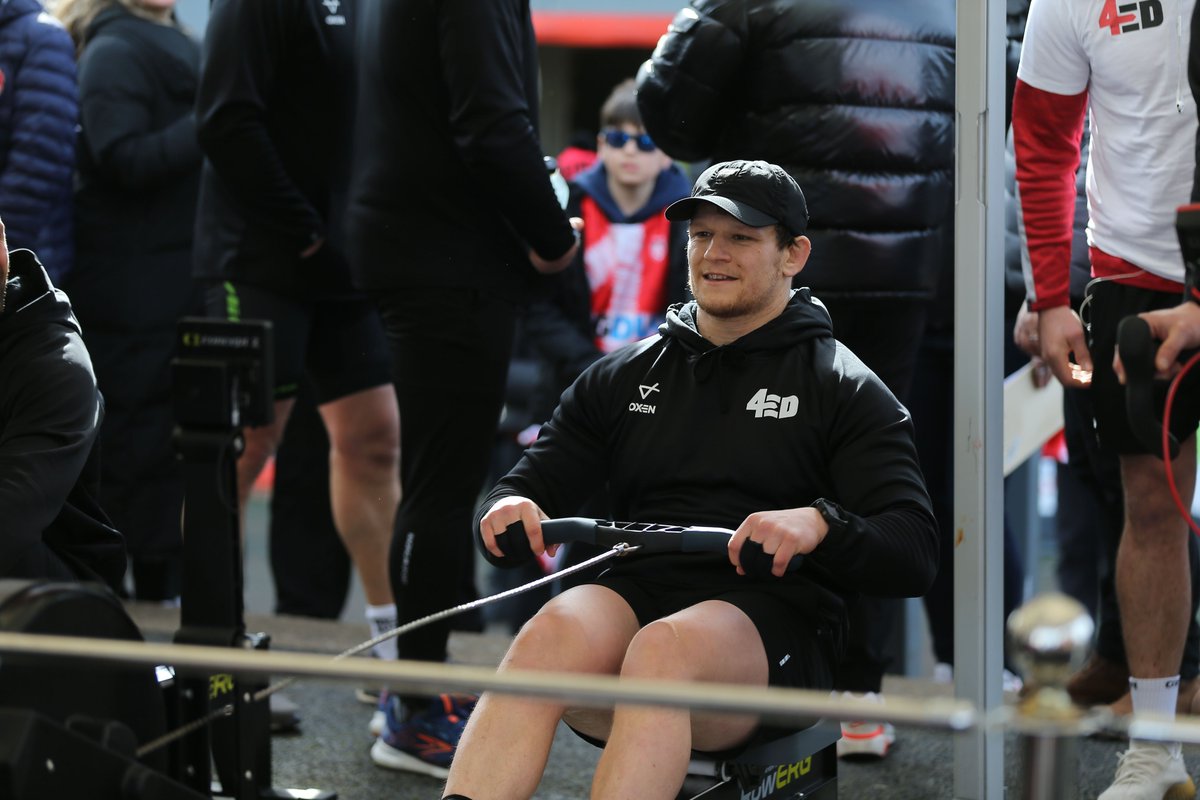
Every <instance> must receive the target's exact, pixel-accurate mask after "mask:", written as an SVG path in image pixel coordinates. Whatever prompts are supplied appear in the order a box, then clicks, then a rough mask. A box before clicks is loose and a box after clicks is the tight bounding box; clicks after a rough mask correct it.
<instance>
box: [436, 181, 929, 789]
mask: <svg viewBox="0 0 1200 800" xmlns="http://www.w3.org/2000/svg"><path fill="white" fill-rule="evenodd" d="M666 214H667V218H668V219H672V220H690V225H689V231H688V252H687V255H688V266H689V280H690V285H691V290H692V293H693V295H694V296H695V298H696V299H695V301H693V302H689V303H684V304H682V305H677V306H673V307H672V309H671V310H670V312H669V313H668V315H667V321H666V323H665V324H664V325H663V326H662V327H661V328H660V329H659V334H658V335H657V336H653V337H651V338H648V339H645V340H643V341H641V342H638V343H636V344H633V345H630V346H628V347H625V348H623V349H621V350H618V351H616V352H614V353H611V354H609V355H607V356H605V357H604V358H602V359H600V360H599V361H598V362H596V363H595V364H594V365H593V366H592V367H590V368H589V369H588V370H587V371H586V372H584V374H583V375H581V376H580V377H579V379H578V380H577V381H576V382H575V384H574V385H573V386H572V387H571V388H569V389H568V390H567V391H566V392H565V393H564V394H563V396H562V399H561V401H560V403H559V406H558V408H557V409H556V410H555V412H554V416H553V419H552V420H551V421H550V422H549V423H548V424H547V425H546V426H545V427H543V428H542V431H541V435H540V436H539V438H538V440H537V441H536V442H535V443H534V444H533V445H532V446H531V447H530V448H529V450H528V451H527V452H526V453H525V455H524V456H523V457H522V459H521V461H520V463H518V464H517V465H516V466H515V467H514V468H513V470H512V471H511V472H510V473H509V474H508V475H507V476H506V477H504V478H503V479H502V480H501V481H500V483H499V484H498V485H497V486H496V488H495V489H493V490H492V492H491V493H490V494H489V495H488V497H487V498H486V499H485V501H484V503H483V505H482V508H481V511H480V514H479V518H478V530H479V534H480V539H481V543H482V546H483V548H484V550H485V554H486V556H487V557H488V559H489V560H490V561H492V562H493V563H503V561H504V560H505V552H504V550H502V549H501V547H502V546H507V548H508V549H509V550H510V551H512V550H514V548H513V547H512V545H511V544H508V545H505V541H504V540H505V539H506V538H509V537H511V536H513V535H517V534H518V533H519V528H518V527H517V526H516V525H515V523H522V524H523V528H524V534H523V535H524V536H527V537H528V544H529V547H530V548H531V549H532V551H533V552H534V553H541V552H543V550H544V549H545V547H544V545H543V541H542V533H541V520H543V519H547V518H550V517H556V516H567V515H570V514H572V513H574V511H575V510H576V509H577V508H578V507H579V506H580V505H581V504H582V503H583V501H584V500H586V499H587V498H588V497H589V496H590V495H591V493H592V492H593V491H594V490H595V488H596V487H597V486H600V485H604V484H607V485H608V487H609V490H610V495H611V502H612V510H613V512H614V518H616V519H621V520H630V521H640V522H657V523H669V524H674V525H719V526H726V527H729V528H736V529H737V530H736V533H735V534H734V535H733V537H732V538H731V539H730V541H729V548H728V555H727V556H726V555H725V554H697V553H680V554H655V555H644V556H639V555H638V554H637V553H636V552H635V553H633V554H631V555H630V556H628V557H626V558H622V559H620V560H619V561H616V562H613V563H615V564H616V565H615V566H613V567H611V568H610V569H608V570H607V571H606V572H604V573H603V574H601V575H600V576H599V578H598V579H597V580H595V581H594V582H593V583H590V584H586V585H583V586H579V587H576V588H574V589H571V590H569V591H567V592H565V593H563V594H561V595H559V596H557V597H555V598H554V599H552V600H551V601H550V602H548V603H547V604H546V605H545V606H544V607H543V608H542V610H541V611H539V612H538V614H537V615H536V616H535V617H534V618H533V619H532V620H530V621H529V622H528V623H527V624H526V625H525V626H524V627H523V628H522V629H521V631H520V633H519V634H518V635H517V637H516V638H515V640H514V641H513V644H512V646H511V648H510V649H509V651H508V654H507V655H506V656H505V658H504V661H503V663H502V664H501V666H500V669H501V670H502V671H503V670H509V669H512V670H550V671H563V672H573V673H592V674H604V675H613V674H619V675H621V676H623V677H635V678H664V679H671V680H685V681H709V682H720V683H737V684H743V685H750V686H768V685H770V686H787V687H798V688H808V689H827V688H829V687H831V686H832V685H833V671H834V668H835V665H836V664H837V663H838V657H839V655H840V650H841V647H842V642H843V641H844V638H845V630H846V605H847V602H848V601H849V600H850V599H851V598H852V597H853V596H854V595H855V594H856V593H868V594H877V595H889V596H917V595H920V594H922V593H923V592H925V591H926V589H927V588H928V586H929V585H930V583H931V582H932V581H933V577H934V573H935V572H936V571H937V560H938V544H937V529H936V524H935V522H934V518H933V514H932V512H931V511H930V504H929V497H928V495H927V493H926V490H925V484H924V480H923V478H922V476H921V470H920V468H919V466H918V464H917V455H916V450H915V447H914V445H913V431H912V423H911V421H910V419H909V415H908V412H907V411H906V410H905V408H904V407H903V406H902V405H901V404H900V402H899V401H898V400H896V398H895V397H894V396H893V395H892V393H891V392H889V391H888V389H887V388H886V387H885V386H884V384H883V382H882V381H880V380H879V379H878V378H877V377H876V376H875V375H874V374H873V373H872V372H871V371H870V370H868V369H867V368H866V367H865V366H864V365H863V364H862V362H861V361H859V360H858V359H857V358H856V357H855V356H854V355H853V354H852V353H851V352H850V351H849V350H847V349H846V348H845V347H844V346H843V345H841V344H840V343H839V342H837V341H836V340H835V339H834V338H833V333H832V328H831V325H830V320H829V316H828V313H827V312H826V311H825V308H824V306H822V305H821V304H820V303H819V302H818V301H817V300H815V299H814V298H813V297H812V296H811V295H810V294H809V292H808V290H807V289H799V290H793V289H792V280H793V278H794V277H795V276H796V275H797V274H798V273H799V272H800V270H801V269H803V267H804V264H805V262H806V261H807V259H808V255H809V252H810V248H811V245H810V242H809V240H808V238H807V237H805V236H804V235H803V234H804V231H805V228H806V225H807V222H808V211H807V207H806V204H805V199H804V195H803V193H802V192H801V190H800V187H799V186H798V185H797V184H796V182H795V181H794V180H793V179H792V178H791V176H789V175H788V174H787V173H786V172H785V171H784V170H782V169H780V168H779V167H777V166H775V165H772V164H768V163H766V162H762V161H731V162H725V163H720V164H716V165H714V166H712V167H710V168H709V169H707V170H706V171H705V172H704V173H703V174H702V175H701V176H700V178H699V179H698V180H697V181H696V184H695V187H694V188H693V190H692V195H691V197H689V198H685V199H683V200H680V201H678V202H676V203H674V204H673V205H671V206H669V207H668V208H667V212H666ZM510 526H513V527H512V528H511V529H510ZM506 530H509V533H508V534H507V536H505V535H504V534H505V532H506ZM498 535H501V544H497V536H498ZM797 555H801V556H803V562H802V564H801V565H800V567H799V569H793V570H790V571H789V569H788V567H789V564H790V563H791V562H792V560H793V557H794V556H797ZM560 719H565V721H566V722H567V723H568V724H570V725H571V727H572V728H574V729H575V730H576V731H578V732H579V733H581V734H583V735H585V736H587V737H591V738H593V739H595V740H599V741H603V742H605V746H604V752H603V755H602V756H601V758H600V762H599V766H598V767H597V770H596V775H595V778H594V780H593V784H592V797H598V798H631V797H638V798H674V797H675V796H676V792H677V791H678V790H679V788H680V786H681V784H682V783H683V780H684V778H685V776H686V772H687V766H688V762H689V759H690V757H691V753H692V751H693V750H696V751H701V752H706V753H710V752H711V753H719V752H721V751H725V750H730V749H733V748H739V747H742V746H744V745H746V744H748V743H750V742H752V741H756V740H757V739H758V738H759V737H773V736H778V735H779V734H780V731H779V730H778V729H776V730H775V731H774V732H772V731H771V730H770V729H768V728H767V727H766V726H760V724H759V720H758V719H757V718H756V717H755V716H750V715H746V716H735V715H714V714H703V713H691V712H689V711H687V710H680V709H665V708H656V707H642V706H626V705H618V706H617V707H616V709H615V710H614V711H611V712H599V711H594V710H592V711H583V710H573V709H569V708H567V707H566V706H565V705H562V704H555V703H553V702H548V701H545V700H530V699H525V698H520V697H513V696H506V695H500V694H493V693H488V694H485V695H484V696H483V699H482V700H481V701H480V702H479V705H478V706H477V708H476V710H475V711H474V713H473V714H472V715H471V719H470V722H469V723H468V724H467V728H466V731H465V732H464V734H463V737H462V740H461V742H460V744H459V747H458V752H457V754H456V755H455V757H454V761H453V764H452V765H451V768H450V774H449V779H448V782H447V785H446V794H445V797H447V798H473V799H474V800H507V799H508V798H528V797H530V796H532V795H533V793H534V790H535V789H536V788H537V785H538V781H539V779H540V776H541V773H542V771H543V769H544V768H545V764H546V759H547V757H548V755H549V751H550V744H551V742H552V740H553V738H554V732H555V729H556V727H557V724H558V721H559V720H560Z"/></svg>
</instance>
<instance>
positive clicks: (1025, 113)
mask: <svg viewBox="0 0 1200 800" xmlns="http://www.w3.org/2000/svg"><path fill="white" fill-rule="evenodd" d="M1086 113H1087V92H1086V91H1084V92H1080V93H1079V94H1076V95H1069V96H1068V95H1061V94H1054V93H1053V92H1046V91H1042V90H1041V89H1036V88H1034V87H1032V86H1030V85H1029V84H1027V83H1025V82H1024V81H1022V80H1020V79H1018V80H1017V86H1016V91H1015V92H1014V93H1013V114H1012V120H1013V122H1012V124H1013V147H1014V150H1015V152H1016V157H1017V193H1018V197H1019V198H1020V203H1021V217H1022V222H1023V224H1024V228H1025V248H1026V251H1027V254H1028V256H1029V263H1030V266H1031V268H1032V270H1033V296H1032V297H1031V298H1030V308H1031V309H1033V310H1040V309H1043V308H1053V307H1055V306H1064V305H1067V304H1069V303H1070V273H1071V234H1072V230H1073V225H1074V219H1075V172H1076V170H1077V169H1079V139H1080V137H1081V136H1082V135H1083V122H1084V117H1085V115H1086Z"/></svg>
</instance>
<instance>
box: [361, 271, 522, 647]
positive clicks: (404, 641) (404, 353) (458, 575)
mask: <svg viewBox="0 0 1200 800" xmlns="http://www.w3.org/2000/svg"><path fill="white" fill-rule="evenodd" d="M377 299H378V302H379V308H380V310H381V311H382V313H383V319H384V324H385V326H386V328H387V336H388V342H389V344H390V345H391V354H392V379H393V381H394V383H395V386H396V396H397V398H398V399H399V403H400V484H401V489H402V492H403V498H402V500H401V502H400V509H399V511H398V513H397V514H396V525H395V529H394V532H393V536H392V546H391V551H390V554H389V558H388V572H389V576H390V578H391V583H392V592H393V593H394V594H395V597H396V610H397V613H398V617H399V621H400V623H401V624H403V623H405V622H410V621H412V620H415V619H419V618H421V617H424V616H427V615H429V614H432V613H434V612H437V611H441V610H443V609H446V608H449V607H451V606H454V605H456V604H458V603H461V602H463V601H464V600H468V599H472V598H471V597H464V596H463V595H464V593H471V592H473V584H472V588H471V589H469V590H465V591H464V589H463V585H464V579H463V576H464V575H470V574H471V573H472V569H473V567H472V565H473V564H474V546H473V542H472V531H471V524H472V519H473V517H474V513H475V506H476V503H477V502H478V500H479V494H480V490H481V489H482V488H483V481H484V478H485V476H486V475H487V470H488V462H489V456H490V454H491V450H492V446H493V443H494V441H495V434H496V425H497V422H498V421H499V419H500V411H501V408H502V406H503V403H504V385H505V380H506V378H507V374H508V362H509V358H510V356H511V353H512V341H513V327H514V321H515V316H516V312H515V309H514V307H513V305H512V304H511V303H510V302H508V301H506V300H503V299H499V298H496V297H494V296H488V295H486V294H484V293H481V292H477V291H474V290H470V289H452V288H415V289H413V288H410V289H404V290H402V291H397V292H391V293H387V294H384V295H381V296H380V297H378V298H377ZM449 635H450V623H449V622H438V623H435V624H433V625H429V626H426V627H424V628H420V629H418V630H416V631H413V632H412V633H410V634H406V635H404V636H401V637H400V638H399V639H397V645H398V648H399V653H400V658H407V659H417V660H421V661H445V660H446V641H447V639H448V638H449Z"/></svg>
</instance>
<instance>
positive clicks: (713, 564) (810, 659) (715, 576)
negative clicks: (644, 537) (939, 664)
mask: <svg viewBox="0 0 1200 800" xmlns="http://www.w3.org/2000/svg"><path fill="white" fill-rule="evenodd" d="M694 560H695V562H696V563H695V564H694V566H693V565H687V566H686V567H683V568H681V567H680V565H679V564H680V562H679V561H677V560H676V559H674V558H670V557H665V558H664V557H651V558H646V559H638V561H640V562H641V563H636V564H630V565H628V566H629V567H632V569H626V566H627V565H624V564H622V565H619V566H616V567H614V568H612V569H609V570H607V571H606V572H603V573H601V574H600V576H599V577H597V578H596V579H595V580H594V581H591V583H594V584H597V585H600V586H605V587H607V588H609V589H611V590H612V591H614V592H616V593H617V594H618V595H620V596H621V598H622V599H624V600H625V602H627V603H629V606H630V608H632V609H633V613H634V615H635V616H636V617H637V621H638V625H639V627H645V626H646V625H648V624H650V623H651V622H654V621H655V620H658V619H662V618H663V617H666V616H669V615H671V614H674V613H675V612H677V611H681V610H683V609H685V608H688V607H689V606H694V605H696V604H697V603H700V602H703V601H705V600H723V601H725V602H726V603H730V604H731V605H734V606H736V607H737V608H739V609H741V611H742V612H743V613H744V614H745V615H746V616H747V617H749V618H750V621H751V622H753V623H754V627H755V628H757V629H758V635H759V637H760V638H761V639H762V643H763V649H764V650H766V653H767V664H768V676H767V683H768V685H770V686H779V687H788V688H794V689H815V690H824V689H832V688H833V678H834V670H835V668H836V665H837V662H838V660H839V658H840V653H841V641H842V631H841V628H840V624H839V620H836V619H833V618H832V617H831V616H830V614H829V613H827V612H826V613H822V612H821V611H820V610H819V609H815V608H809V607H806V605H807V604H804V603H801V604H797V603H796V602H793V601H792V600H790V599H789V598H788V596H787V594H788V593H787V591H786V590H784V591H782V592H774V591H772V589H774V588H781V589H782V587H772V586H770V584H767V583H766V582H759V581H752V580H751V579H749V578H746V577H744V576H739V575H738V574H737V573H736V572H735V571H734V569H733V567H732V566H730V564H729V562H728V561H725V560H724V559H715V560H710V559H707V558H705V557H703V556H700V557H695V558H694ZM656 563H657V564H662V565H664V566H656ZM631 573H635V574H631ZM802 727H805V726H804V724H803V723H795V724H784V725H776V724H764V725H761V726H759V728H758V729H757V730H756V731H755V732H754V733H753V734H751V737H750V739H749V740H747V741H746V742H745V743H743V744H742V745H740V746H739V747H736V748H733V749H732V750H730V751H727V753H726V754H728V753H734V752H739V751H741V750H744V749H745V748H746V747H750V746H752V745H756V744H760V743H763V742H768V741H771V740H773V739H776V738H779V737H780V736H785V735H787V734H790V733H793V732H794V731H796V730H798V729H799V728H802ZM583 738H585V739H588V741H593V742H594V740H592V739H591V738H590V737H586V736H585V737H583Z"/></svg>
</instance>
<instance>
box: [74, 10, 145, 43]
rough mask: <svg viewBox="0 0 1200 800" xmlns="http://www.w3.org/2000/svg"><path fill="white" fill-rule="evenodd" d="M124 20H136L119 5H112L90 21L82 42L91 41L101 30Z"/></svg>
mask: <svg viewBox="0 0 1200 800" xmlns="http://www.w3.org/2000/svg"><path fill="white" fill-rule="evenodd" d="M124 19H136V17H134V16H133V14H131V13H129V12H128V11H126V10H125V9H124V8H122V7H121V5H120V4H119V3H114V4H113V5H111V6H109V7H108V8H106V9H104V10H103V11H101V12H100V13H99V14H97V15H96V16H95V17H94V18H93V19H92V22H91V24H90V25H88V28H87V33H86V34H85V35H84V40H85V41H91V40H92V39H93V38H94V37H95V36H96V34H97V33H99V32H100V29H101V28H104V27H105V26H108V25H112V24H113V23H114V22H117V21H119V20H124Z"/></svg>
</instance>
